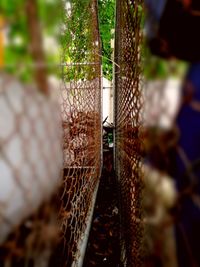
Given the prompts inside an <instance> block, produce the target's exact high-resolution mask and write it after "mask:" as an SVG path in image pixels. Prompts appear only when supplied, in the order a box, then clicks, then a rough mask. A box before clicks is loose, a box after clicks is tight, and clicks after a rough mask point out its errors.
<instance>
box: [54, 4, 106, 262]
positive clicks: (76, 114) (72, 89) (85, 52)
mask: <svg viewBox="0 0 200 267" xmlns="http://www.w3.org/2000/svg"><path fill="white" fill-rule="evenodd" d="M65 8H66V12H65V14H64V27H63V29H62V37H63V39H62V46H63V54H62V62H63V67H62V84H61V99H60V101H61V109H62V121H63V131H64V177H63V184H62V188H61V201H62V205H61V208H60V212H59V215H60V216H59V217H60V224H61V231H62V240H61V244H60V246H59V247H58V251H57V254H58V255H61V257H60V264H61V266H71V264H72V263H73V264H74V266H77V265H78V260H79V257H80V247H81V243H82V242H83V239H84V233H85V230H86V228H87V224H88V216H90V215H91V209H92V205H93V201H94V198H95V192H96V189H97V186H98V181H99V176H100V170H101V60H100V56H99V55H100V39H99V30H98V15H97V14H98V11H97V1H96V0H87V1H81V2H78V1H66V7H65ZM58 255H57V256H56V258H57V259H58V258H59V256H58ZM58 260H59V259H58Z"/></svg>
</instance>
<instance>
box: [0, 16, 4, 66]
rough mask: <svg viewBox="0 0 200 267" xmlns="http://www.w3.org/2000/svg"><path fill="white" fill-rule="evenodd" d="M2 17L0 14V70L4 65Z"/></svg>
mask: <svg viewBox="0 0 200 267" xmlns="http://www.w3.org/2000/svg"><path fill="white" fill-rule="evenodd" d="M3 28H4V19H3V16H1V15H0V70H1V69H2V68H3V66H4V31H3Z"/></svg>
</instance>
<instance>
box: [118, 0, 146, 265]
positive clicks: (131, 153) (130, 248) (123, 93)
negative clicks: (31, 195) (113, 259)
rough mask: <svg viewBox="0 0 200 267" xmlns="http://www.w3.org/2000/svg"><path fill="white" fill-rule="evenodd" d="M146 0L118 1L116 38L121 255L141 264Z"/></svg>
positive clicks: (129, 261)
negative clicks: (143, 11) (143, 5)
mask: <svg viewBox="0 0 200 267" xmlns="http://www.w3.org/2000/svg"><path fill="white" fill-rule="evenodd" d="M141 19H142V1H141V0H137V1H120V0H118V1H117V10H116V29H115V32H116V39H115V62H116V65H115V129H116V133H115V167H116V174H117V179H118V186H119V191H120V203H121V248H122V255H121V259H122V262H123V264H124V266H134V267H136V266H138V267H139V266H141V255H142V253H141V243H142V226H141V216H142V209H141V191H142V185H141V139H140V127H141V108H142V91H141V81H140V78H141V53H140V48H141V46H140V45H141V40H142V38H141V32H140V26H141Z"/></svg>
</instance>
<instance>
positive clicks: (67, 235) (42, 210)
mask: <svg viewBox="0 0 200 267" xmlns="http://www.w3.org/2000/svg"><path fill="white" fill-rule="evenodd" d="M36 2H37V1H28V2H27V4H28V6H27V9H28V11H29V12H30V14H29V15H30V17H29V18H28V24H29V34H30V35H31V40H32V41H31V43H32V44H33V46H34V47H32V50H31V49H30V51H31V52H32V55H31V56H32V61H33V62H32V61H31V62H30V64H31V65H33V69H32V71H31V75H32V74H33V71H34V72H35V80H36V83H37V86H36V88H35V87H34V86H25V85H23V84H22V83H21V82H19V79H17V78H15V77H14V75H7V74H5V73H4V72H1V73H0V102H1V103H0V109H1V111H2V112H1V116H0V125H1V128H2V127H4V126H5V131H2V132H1V136H0V138H1V140H0V146H1V150H0V164H1V168H3V171H4V172H5V173H6V172H7V173H6V175H7V176H8V178H10V179H11V182H10V184H8V181H4V180H5V179H6V177H7V176H5V177H4V172H3V174H2V176H1V179H0V183H1V184H3V186H4V188H5V185H6V186H7V187H8V188H7V187H6V190H7V192H6V193H5V192H4V194H3V193H2V191H1V194H0V207H1V208H0V224H1V226H2V227H1V230H0V237H1V238H4V240H2V243H1V245H0V265H1V266H6V267H7V266H37V267H44V266H72V265H73V266H78V261H79V258H80V253H81V245H82V241H83V240H84V238H85V236H86V235H85V230H86V228H87V224H88V217H89V215H90V213H91V209H92V204H94V198H95V192H96V190H97V186H98V180H99V175H100V170H101V62H100V56H99V55H100V40H99V31H98V16H97V1H95V0H86V1H81V3H80V2H79V1H74V0H72V1H63V2H62V3H63V5H62V11H63V18H62V19H63V21H62V23H61V29H60V32H61V40H60V41H61V44H62V47H61V51H62V55H61V64H58V65H56V66H60V65H61V67H62V82H61V83H60V86H58V83H57V81H59V80H56V87H57V88H56V90H60V92H59V100H60V106H61V113H62V126H63V137H64V142H63V152H64V153H63V156H64V171H63V174H64V175H63V180H62V185H61V186H60V188H59V192H57V194H56V192H55V190H56V188H57V186H58V182H59V181H60V180H59V174H60V170H61V161H62V155H61V154H62V153H61V146H60V143H61V132H62V130H61V127H60V126H61V118H60V115H61V114H60V112H59V111H60V110H59V108H58V106H57V105H56V103H54V98H56V100H58V99H57V98H58V94H57V92H56V93H55V90H53V91H54V93H53V97H52V98H53V100H51V97H50V90H49V88H47V87H48V85H49V80H48V79H47V73H46V72H47V71H49V70H47V69H46V68H47V66H48V64H47V62H46V61H45V58H43V56H44V54H43V56H42V58H41V57H40V55H41V53H43V52H42V44H41V28H40V23H39V22H40V21H39V17H37V18H36V13H37V12H38V9H37V10H36ZM37 3H38V2H37ZM48 4H49V3H48ZM49 5H50V6H51V3H50V4H49ZM24 8H25V7H24V3H23V4H22V3H20V5H19V9H17V12H21V13H23V12H24ZM37 8H39V7H38V6H37ZM43 11H44V10H43ZM21 13H20V14H21ZM9 14H10V13H9ZM17 14H18V13H17ZM23 14H24V13H23ZM20 23H22V21H21V20H20ZM23 23H25V22H24V21H23ZM23 23H22V24H23ZM34 25H35V26H34ZM21 26H24V24H23V25H21V24H20V27H21ZM20 27H19V28H20ZM20 29H21V28H20ZM23 29H24V28H23ZM57 30H58V28H57ZM38 37H39V38H38ZM37 38H38V42H37V41H36V39H37ZM1 45H2V42H1ZM30 46H31V45H30ZM22 51H23V49H22ZM25 51H28V52H30V51H29V49H27V47H26V49H25ZM1 52H2V49H1ZM28 56H30V55H28ZM1 59H2V58H1ZM9 63H10V62H9ZM23 63H24V62H23ZM28 63H29V62H25V64H28ZM4 64H5V62H4V61H3V62H2V65H4ZM17 64H19V62H17ZM50 64H51V63H50ZM11 65H12V64H11ZM11 65H9V66H6V67H8V69H9V68H10V66H11ZM16 66H17V65H16ZM16 66H14V64H13V65H12V66H11V67H12V68H15V69H16ZM16 72H17V71H16ZM27 73H28V71H27ZM27 73H26V74H27ZM28 74H30V73H28ZM33 80H34V79H33V77H31V82H33ZM52 86H53V85H52ZM59 87H60V88H59ZM54 89H55V88H54ZM39 91H42V92H39ZM47 91H49V95H48V92H47ZM55 102H56V101H55ZM4 115H5V116H4ZM4 165H5V166H4ZM6 183H7V184H6ZM53 193H55V194H56V195H55V196H53V197H52V194H53ZM4 196H5V198H6V199H5V201H4V199H2V198H3V197H4ZM7 204H8V205H7ZM5 205H7V206H5ZM15 208H16V209H15ZM9 209H10V210H9ZM6 212H8V213H9V214H6ZM58 213H59V214H58ZM13 214H14V215H13ZM7 215H8V217H7ZM15 217H16V218H15ZM18 217H19V218H18ZM15 219H16V222H15ZM7 228H9V229H7ZM1 231H2V232H3V231H5V232H7V234H8V235H9V236H8V235H7V236H5V237H4V236H3V237H2V232H1ZM85 242H86V241H85Z"/></svg>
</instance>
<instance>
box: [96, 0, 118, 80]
mask: <svg viewBox="0 0 200 267" xmlns="http://www.w3.org/2000/svg"><path fill="white" fill-rule="evenodd" d="M98 5H99V27H100V34H101V40H102V56H103V58H102V62H103V75H104V76H105V77H106V78H107V79H109V80H112V62H111V60H112V53H113V50H112V48H111V39H114V32H113V31H112V30H114V25H115V0H99V1H98Z"/></svg>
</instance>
